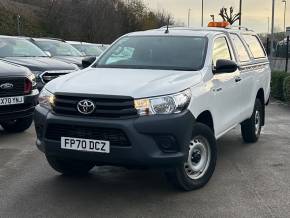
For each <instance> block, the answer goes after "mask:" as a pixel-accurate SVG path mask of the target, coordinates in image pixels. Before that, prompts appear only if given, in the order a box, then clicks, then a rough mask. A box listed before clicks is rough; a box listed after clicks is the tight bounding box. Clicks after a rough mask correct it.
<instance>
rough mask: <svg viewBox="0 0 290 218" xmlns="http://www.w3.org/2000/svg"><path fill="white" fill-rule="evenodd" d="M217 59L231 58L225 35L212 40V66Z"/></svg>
mask: <svg viewBox="0 0 290 218" xmlns="http://www.w3.org/2000/svg"><path fill="white" fill-rule="evenodd" d="M219 59H226V60H232V56H231V53H230V49H229V45H228V42H227V40H226V38H225V37H220V38H217V39H216V40H215V41H214V46H213V56H212V60H213V65H214V66H215V65H216V62H217V60H219Z"/></svg>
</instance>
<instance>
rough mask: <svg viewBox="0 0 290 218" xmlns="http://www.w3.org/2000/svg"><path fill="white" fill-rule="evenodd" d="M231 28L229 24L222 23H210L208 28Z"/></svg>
mask: <svg viewBox="0 0 290 218" xmlns="http://www.w3.org/2000/svg"><path fill="white" fill-rule="evenodd" d="M229 26H231V24H230V23H229V22H226V21H222V22H209V23H208V27H219V28H226V27H229Z"/></svg>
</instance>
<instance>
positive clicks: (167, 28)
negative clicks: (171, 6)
mask: <svg viewBox="0 0 290 218" xmlns="http://www.w3.org/2000/svg"><path fill="white" fill-rule="evenodd" d="M169 19H170V18H169V17H168V21H167V25H166V30H165V34H168V33H169Z"/></svg>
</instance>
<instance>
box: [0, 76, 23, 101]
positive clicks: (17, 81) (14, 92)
mask: <svg viewBox="0 0 290 218" xmlns="http://www.w3.org/2000/svg"><path fill="white" fill-rule="evenodd" d="M5 84H12V86H13V87H11V88H6V89H5V88H4V86H5ZM24 84H25V78H24V77H23V78H21V77H19V78H1V77H0V97H6V96H9V97H10V96H18V95H24Z"/></svg>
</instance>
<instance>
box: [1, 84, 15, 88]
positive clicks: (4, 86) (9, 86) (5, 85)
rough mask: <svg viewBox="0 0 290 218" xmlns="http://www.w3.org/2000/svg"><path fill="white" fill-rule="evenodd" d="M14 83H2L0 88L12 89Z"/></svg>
mask: <svg viewBox="0 0 290 218" xmlns="http://www.w3.org/2000/svg"><path fill="white" fill-rule="evenodd" d="M12 88H13V84H12V83H3V84H1V85H0V89H12Z"/></svg>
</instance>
